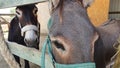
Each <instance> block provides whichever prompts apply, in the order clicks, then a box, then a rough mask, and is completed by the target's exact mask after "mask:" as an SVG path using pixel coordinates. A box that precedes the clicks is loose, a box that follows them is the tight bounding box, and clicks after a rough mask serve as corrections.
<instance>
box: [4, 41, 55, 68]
mask: <svg viewBox="0 0 120 68" xmlns="http://www.w3.org/2000/svg"><path fill="white" fill-rule="evenodd" d="M6 42H7V45H8V48H9V49H10V51H11V52H12V53H13V54H15V55H17V56H19V57H21V58H23V59H26V60H28V61H30V62H32V63H35V64H37V65H39V66H41V65H40V63H41V61H40V60H41V58H40V57H41V52H40V51H38V50H36V49H34V48H29V47H25V46H23V45H19V44H17V43H14V42H8V41H6ZM45 58H46V60H45V66H46V68H54V67H53V65H52V63H51V60H50V58H49V56H48V55H47V54H46V57H45Z"/></svg>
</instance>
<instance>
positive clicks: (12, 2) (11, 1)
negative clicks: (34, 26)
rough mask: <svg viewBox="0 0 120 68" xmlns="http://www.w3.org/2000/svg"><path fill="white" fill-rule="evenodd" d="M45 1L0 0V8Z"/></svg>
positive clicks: (43, 0)
mask: <svg viewBox="0 0 120 68" xmlns="http://www.w3.org/2000/svg"><path fill="white" fill-rule="evenodd" d="M45 1H47V0H0V9H1V8H9V7H14V6H19V5H26V4H33V3H39V2H45Z"/></svg>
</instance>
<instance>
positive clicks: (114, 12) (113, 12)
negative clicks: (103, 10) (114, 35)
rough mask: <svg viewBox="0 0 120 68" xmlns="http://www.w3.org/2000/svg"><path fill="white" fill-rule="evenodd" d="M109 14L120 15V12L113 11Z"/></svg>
mask: <svg viewBox="0 0 120 68" xmlns="http://www.w3.org/2000/svg"><path fill="white" fill-rule="evenodd" d="M109 14H120V11H112V12H109Z"/></svg>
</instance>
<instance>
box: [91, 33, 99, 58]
mask: <svg viewBox="0 0 120 68" xmlns="http://www.w3.org/2000/svg"><path fill="white" fill-rule="evenodd" d="M98 39H99V35H98V33H97V32H95V33H94V36H93V38H92V45H91V47H92V56H93V57H94V47H95V45H96V41H97V40H98Z"/></svg>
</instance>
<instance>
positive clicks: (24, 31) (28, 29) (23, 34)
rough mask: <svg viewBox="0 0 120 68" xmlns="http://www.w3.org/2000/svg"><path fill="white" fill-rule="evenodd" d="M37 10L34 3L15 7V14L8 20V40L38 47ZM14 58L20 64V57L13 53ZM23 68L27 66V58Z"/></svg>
mask: <svg viewBox="0 0 120 68" xmlns="http://www.w3.org/2000/svg"><path fill="white" fill-rule="evenodd" d="M37 11H38V9H37V7H36V6H35V4H30V5H24V6H18V7H17V8H16V16H15V17H14V18H13V19H12V21H11V22H10V29H9V36H8V40H9V41H11V42H16V43H18V44H22V45H24V46H28V47H33V48H36V49H39V36H40V34H39V32H40V24H39V23H38V20H37ZM15 59H16V61H17V62H18V63H19V64H20V58H19V57H18V56H16V55H15ZM25 68H29V63H28V61H27V60H25Z"/></svg>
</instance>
